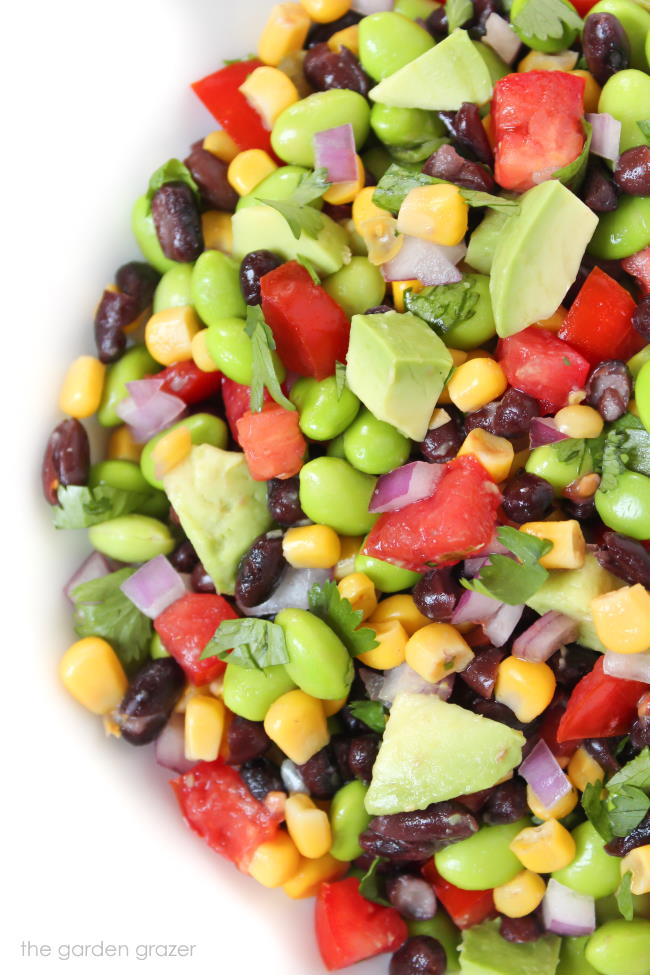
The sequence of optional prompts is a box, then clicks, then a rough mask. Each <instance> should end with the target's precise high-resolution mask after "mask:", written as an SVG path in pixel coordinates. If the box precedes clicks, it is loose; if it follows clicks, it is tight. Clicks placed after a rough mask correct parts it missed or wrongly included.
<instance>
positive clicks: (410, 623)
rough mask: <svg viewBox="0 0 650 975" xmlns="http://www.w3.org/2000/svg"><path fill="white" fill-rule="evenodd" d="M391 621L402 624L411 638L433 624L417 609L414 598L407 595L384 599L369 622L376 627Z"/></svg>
mask: <svg viewBox="0 0 650 975" xmlns="http://www.w3.org/2000/svg"><path fill="white" fill-rule="evenodd" d="M389 620H397V621H398V623H401V624H402V626H403V627H404V629H405V630H406V632H407V633H408V635H409V636H413V634H414V633H415V631H416V630H420V629H421V628H422V627H423V626H428V625H429V623H430V622H431V620H430V619H428V618H427V617H426V616H424V615H423V614H422V613H421V612H420V610H419V609H418V608H417V606H416V605H415V600H414V599H413V596H407V595H405V594H400V595H397V596H389V597H388V598H387V599H382V601H381V602H380V603H379V604H378V606H377V609H376V610H375V611H374V613H373V614H372V616H371V617H370V619H369V621H368V622H369V623H370V625H371V626H372V627H374V625H375V623H387V622H388V621H389Z"/></svg>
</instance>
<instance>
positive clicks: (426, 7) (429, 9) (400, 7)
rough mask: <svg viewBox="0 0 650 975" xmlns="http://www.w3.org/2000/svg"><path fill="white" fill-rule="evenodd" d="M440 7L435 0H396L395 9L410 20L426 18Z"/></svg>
mask: <svg viewBox="0 0 650 975" xmlns="http://www.w3.org/2000/svg"><path fill="white" fill-rule="evenodd" d="M439 7H440V4H439V3H435V2H434V0H395V4H394V6H393V10H394V11H395V13H396V14H401V15H402V16H403V17H408V18H409V20H418V19H419V20H426V19H427V17H428V16H429V15H430V14H432V13H433V11H434V10H437V9H438V8H439Z"/></svg>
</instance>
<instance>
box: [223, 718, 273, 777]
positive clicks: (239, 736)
mask: <svg viewBox="0 0 650 975" xmlns="http://www.w3.org/2000/svg"><path fill="white" fill-rule="evenodd" d="M270 744H271V739H270V738H269V736H268V735H267V733H266V732H265V730H264V725H263V724H262V722H261V721H249V720H248V718H242V717H241V715H239V714H235V715H233V717H232V721H231V722H230V724H229V725H228V763H229V764H230V765H243V764H244V763H245V762H250V761H252V760H253V759H254V758H260V756H262V755H263V754H264V752H265V751H266V750H267V748H269V746H270Z"/></svg>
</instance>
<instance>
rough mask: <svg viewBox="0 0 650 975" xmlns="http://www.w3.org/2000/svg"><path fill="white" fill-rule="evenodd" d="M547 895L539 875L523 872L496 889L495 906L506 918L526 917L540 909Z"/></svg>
mask: <svg viewBox="0 0 650 975" xmlns="http://www.w3.org/2000/svg"><path fill="white" fill-rule="evenodd" d="M545 893H546V884H545V883H544V881H543V880H542V878H541V877H540V876H539V874H538V873H532V871H530V870H522V871H521V873H518V874H517V876H516V877H513V878H512V880H510V881H508V883H507V884H501V886H500V887H495V888H494V891H493V896H494V906H495V907H496V909H497V911H498V912H499V913H500V914H505V916H506V917H525V916H526V914H532V913H533V911H534V910H536V908H538V907H539V905H540V904H541V903H542V900H543V899H544V894H545Z"/></svg>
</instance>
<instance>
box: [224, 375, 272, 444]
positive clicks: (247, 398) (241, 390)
mask: <svg viewBox="0 0 650 975" xmlns="http://www.w3.org/2000/svg"><path fill="white" fill-rule="evenodd" d="M221 396H222V398H223V405H224V408H225V410H226V420H227V421H228V426H229V427H230V434H231V436H232V438H233V440H234V441H235V443H239V440H238V439H237V421H238V420H240V419H241V418H242V416H243V415H244V413H246V412H247V411H248V410H249V409H250V405H251V388H250V386H242V384H241V383H236V382H235V381H234V379H226V377H225V376H223V377H222V379H221ZM264 402H265V403H272V402H273V400H272V399H271V394H270V393H269V391H268V389H266V387H265V388H264Z"/></svg>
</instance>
